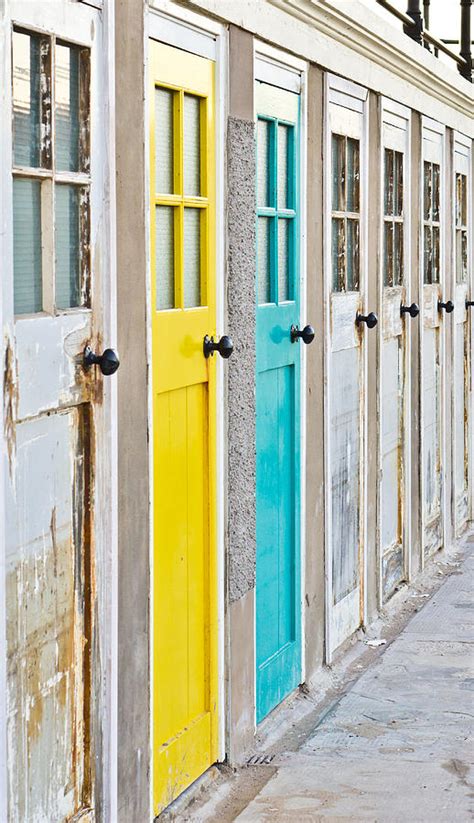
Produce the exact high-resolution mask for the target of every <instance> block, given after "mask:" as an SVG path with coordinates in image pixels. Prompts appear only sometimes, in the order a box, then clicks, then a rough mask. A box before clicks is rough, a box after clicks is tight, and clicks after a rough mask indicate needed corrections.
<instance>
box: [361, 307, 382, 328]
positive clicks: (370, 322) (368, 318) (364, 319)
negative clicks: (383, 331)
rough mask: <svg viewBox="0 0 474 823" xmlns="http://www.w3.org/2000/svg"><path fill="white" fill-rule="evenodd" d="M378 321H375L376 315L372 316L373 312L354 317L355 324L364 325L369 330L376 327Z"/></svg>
mask: <svg viewBox="0 0 474 823" xmlns="http://www.w3.org/2000/svg"><path fill="white" fill-rule="evenodd" d="M378 322H379V321H378V320H377V315H376V314H374V312H373V311H371V312H369V314H359V313H357V315H356V323H357V325H359V324H360V323H366V324H367V327H368V328H369V329H373V328H374V326H376V325H377V323H378Z"/></svg>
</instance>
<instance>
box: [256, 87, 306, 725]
mask: <svg viewBox="0 0 474 823" xmlns="http://www.w3.org/2000/svg"><path fill="white" fill-rule="evenodd" d="M255 105H256V113H257V376H256V394H257V399H256V405H257V428H256V438H257V582H256V656H257V722H259V721H260V720H262V719H263V718H264V717H265V715H267V714H268V712H269V711H271V709H273V708H274V707H275V706H276V705H277V704H278V703H280V702H281V700H283V698H284V697H285V696H286V695H287V694H288V693H289V692H290V691H292V689H294V688H296V686H298V684H299V683H300V681H301V604H300V536H299V535H300V522H299V521H300V466H299V462H300V422H299V414H300V412H299V394H300V357H301V341H299V340H296V341H294V342H293V341H292V336H291V327H292V326H293V325H295V326H297V325H298V321H299V265H298V246H299V231H298V208H299V204H298V175H297V168H298V160H297V157H298V140H299V137H298V120H299V95H297V94H294V93H293V92H290V91H287V90H285V89H281V88H276V87H274V86H270V85H268V84H266V83H261V82H257V83H256V87H255Z"/></svg>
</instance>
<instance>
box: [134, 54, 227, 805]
mask: <svg viewBox="0 0 474 823" xmlns="http://www.w3.org/2000/svg"><path fill="white" fill-rule="evenodd" d="M163 95H164V96H163ZM169 95H171V96H169ZM150 101H152V104H151V107H150V136H151V162H150V171H151V179H150V192H151V284H152V307H153V312H152V391H153V477H154V479H153V483H154V498H153V520H154V538H153V545H154V559H153V603H154V606H153V652H154V653H153V808H154V813H155V814H158V813H159V812H160V811H161V810H162V809H163V808H165V807H166V806H167V805H168V804H169V803H171V802H172V800H174V799H175V797H177V795H178V794H180V792H181V791H183V790H184V789H185V788H186V787H187V786H189V784H190V783H192V782H193V781H194V780H196V778H198V777H199V776H200V775H201V774H202V772H203V771H205V769H206V768H208V767H209V766H210V765H211V764H212V763H213V761H214V760H215V759H216V756H217V618H216V610H217V581H216V534H215V519H216V491H215V437H216V435H215V431H216V421H215V414H216V410H215V406H216V388H215V358H214V357H209V358H207V359H206V357H205V356H204V351H203V340H204V337H205V335H215V327H216V316H215V237H214V211H215V184H214V162H215V154H214V63H213V62H212V61H210V60H207V59H204V58H202V57H197V56H196V55H193V54H190V53H185V52H182V51H180V50H179V49H176V48H172V47H170V46H165V45H161V44H158V43H155V42H153V41H150ZM159 209H165V210H166V209H169V210H172V212H173V219H172V220H171V221H169V220H164V221H161V222H160V214H159Z"/></svg>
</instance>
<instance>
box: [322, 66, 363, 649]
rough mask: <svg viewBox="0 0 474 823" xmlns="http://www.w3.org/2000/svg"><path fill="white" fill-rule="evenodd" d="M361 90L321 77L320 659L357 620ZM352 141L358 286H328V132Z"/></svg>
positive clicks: (360, 528)
mask: <svg viewBox="0 0 474 823" xmlns="http://www.w3.org/2000/svg"><path fill="white" fill-rule="evenodd" d="M366 97H367V92H366V90H365V89H360V88H358V87H357V86H355V85H354V84H353V83H348V82H345V81H341V79H340V78H337V77H333V76H327V77H326V87H325V140H324V145H325V165H324V269H325V272H324V280H325V298H324V304H325V305H324V308H325V392H324V395H325V423H324V427H325V442H326V444H327V449H326V450H325V477H326V482H325V503H326V517H327V519H326V532H325V554H326V564H325V587H326V607H325V611H326V661H327V662H330V661H331V659H332V656H333V654H334V652H335V650H336V649H337V648H338V646H340V644H341V643H342V642H343V641H344V640H345V639H346V638H348V637H349V636H350V635H351V634H352V633H353V632H354V631H355V630H356V629H357V627H358V626H360V625H361V623H362V622H363V620H364V618H365V608H366V606H365V603H366V592H365V591H364V592H363V588H365V586H364V583H365V579H366V573H367V572H366V558H365V549H364V539H365V538H364V535H365V531H366V523H367V520H366V518H367V513H366V505H365V481H364V479H363V475H364V472H363V471H361V466H362V464H363V461H364V459H365V453H366V435H365V432H366V418H367V415H366V373H367V353H366V343H365V334H366V333H367V331H366V330H362V329H360V330H358V329H357V327H356V323H355V320H356V314H357V312H358V311H360V312H361V313H363V314H364V313H366V312H367V311H369V309H368V308H367V306H366V305H365V294H366V286H367V260H366V251H365V250H366V244H367V226H366V221H367V216H366V215H367V211H366V208H367V133H366V129H367V118H366V111H365V106H366V103H365V100H366ZM333 132H335V133H337V134H342V135H347V136H350V137H354V138H356V139H358V140H359V141H360V250H359V254H360V274H359V278H360V288H359V291H357V292H348V293H344V292H335V291H333V288H332V266H331V209H332V203H331V198H332V178H331V172H332V169H331V154H332V152H331V137H332V133H333Z"/></svg>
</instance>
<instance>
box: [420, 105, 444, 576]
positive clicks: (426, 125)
mask: <svg viewBox="0 0 474 823" xmlns="http://www.w3.org/2000/svg"><path fill="white" fill-rule="evenodd" d="M430 131H431V132H433V133H434V134H437V135H439V137H440V145H441V161H440V181H439V185H440V192H439V213H440V230H439V267H440V274H439V288H440V293H441V299H444V300H447V299H448V298H449V295H447V294H446V288H447V285H448V284H447V282H446V279H447V278H446V242H447V230H448V227H447V225H446V221H447V218H449V219H450V215H451V211H450V210H449V213H448V211H447V191H446V183H447V163H446V159H447V149H446V140H447V135H446V126H444V124H443V123H440V122H439V121H437V120H433V119H432V118H431V117H427V116H426V115H422V117H421V156H420V203H419V208H420V225H419V235H418V238H419V248H420V257H419V270H418V278H419V294H420V350H419V362H420V445H419V449H420V451H419V460H418V462H419V467H420V475H419V479H420V552H421V555H420V568H421V569H423V568H424V567H425V563H426V561H425V518H424V513H423V510H424V481H423V441H424V432H423V360H424V358H423V338H424V289H423V286H424V231H423V226H424V223H423V214H424V204H423V198H424V186H423V174H424V161H425V145H424V144H425V134H426V133H427V132H430ZM426 159H427V160H429V158H426ZM432 162H436V161H432ZM449 299H450V298H449ZM446 322H449V318H447V317H446V316H443V317H442V319H441V322H440V326H439V329H440V331H439V346H440V378H441V379H440V421H439V425H440V439H441V446H440V456H441V465H442V466H443V467H446V465H447V463H446V451H447V448H446V404H447V398H446V388H447V385H449V383H448V381H447V379H446ZM449 382H450V381H449ZM441 483H442V485H441V494H440V517H441V536H442V545H441V550H443V549H445V548H447V539H448V518H447V516H446V514H447V512H448V511H449V508H448V505H449V496H448V491H450V489H448V483H447V478H446V469H444V472H443V473H442V475H441Z"/></svg>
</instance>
